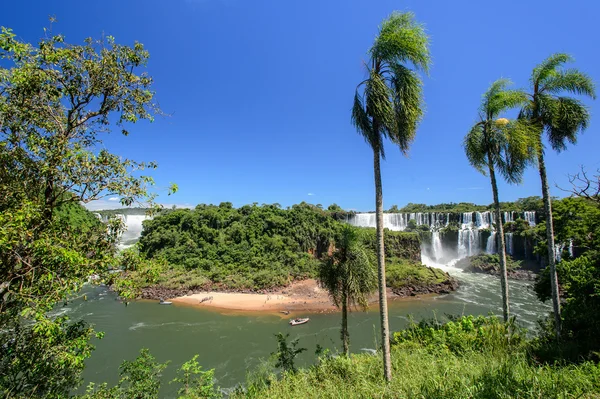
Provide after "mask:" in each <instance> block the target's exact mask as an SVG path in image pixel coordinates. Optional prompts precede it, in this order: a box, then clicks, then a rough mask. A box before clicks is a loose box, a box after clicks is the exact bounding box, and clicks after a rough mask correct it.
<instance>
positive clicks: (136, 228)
mask: <svg viewBox="0 0 600 399" xmlns="http://www.w3.org/2000/svg"><path fill="white" fill-rule="evenodd" d="M94 216H96V217H97V218H98V219H100V220H101V221H102V222H107V221H108V218H107V217H106V216H102V215H101V214H100V213H94ZM114 217H115V218H118V219H121V220H122V221H123V224H124V226H125V230H124V231H123V232H122V233H121V235H120V237H119V242H118V244H117V247H118V248H119V249H120V250H123V249H127V248H129V247H131V246H132V245H133V244H135V243H136V242H137V241H138V240H139V239H140V236H141V234H142V229H143V225H142V223H143V222H144V220H147V219H150V218H149V217H148V216H147V215H125V214H121V213H117V214H115V216H114Z"/></svg>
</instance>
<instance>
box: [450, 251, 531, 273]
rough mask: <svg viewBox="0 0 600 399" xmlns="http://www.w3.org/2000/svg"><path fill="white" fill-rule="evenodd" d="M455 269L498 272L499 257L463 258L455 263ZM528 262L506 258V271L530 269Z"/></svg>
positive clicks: (490, 255)
mask: <svg viewBox="0 0 600 399" xmlns="http://www.w3.org/2000/svg"><path fill="white" fill-rule="evenodd" d="M456 267H459V268H461V269H465V270H469V271H478V272H490V271H495V272H499V271H500V256H499V255H498V254H479V255H475V256H470V257H467V258H463V259H461V260H459V261H458V262H457V263H456ZM531 268H533V267H531V264H530V262H527V261H525V260H517V259H514V258H513V257H511V256H507V257H506V270H508V271H514V270H519V269H531Z"/></svg>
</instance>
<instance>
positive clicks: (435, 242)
mask: <svg viewBox="0 0 600 399" xmlns="http://www.w3.org/2000/svg"><path fill="white" fill-rule="evenodd" d="M431 247H432V250H433V256H434V258H435V260H437V259H440V258H441V254H442V253H443V252H444V249H443V247H442V240H441V239H440V232H439V231H437V230H434V231H432V232H431Z"/></svg>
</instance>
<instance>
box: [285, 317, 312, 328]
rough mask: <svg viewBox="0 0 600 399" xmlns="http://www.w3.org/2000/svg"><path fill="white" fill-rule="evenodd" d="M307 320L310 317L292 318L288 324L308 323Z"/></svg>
mask: <svg viewBox="0 0 600 399" xmlns="http://www.w3.org/2000/svg"><path fill="white" fill-rule="evenodd" d="M309 320H310V319H309V318H308V317H307V318H304V319H293V320H290V326H298V325H300V324H304V323H308V321H309Z"/></svg>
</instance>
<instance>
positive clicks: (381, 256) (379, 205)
mask: <svg viewBox="0 0 600 399" xmlns="http://www.w3.org/2000/svg"><path fill="white" fill-rule="evenodd" d="M373 154H374V169H375V214H376V220H377V266H378V267H377V274H378V278H379V316H380V318H381V346H382V349H383V374H384V376H385V380H386V381H388V382H389V381H391V380H392V359H391V357H390V338H389V337H390V327H389V322H388V309H387V296H386V283H385V248H384V243H383V190H382V188H381V165H380V151H379V149H378V148H374V149H373Z"/></svg>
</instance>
